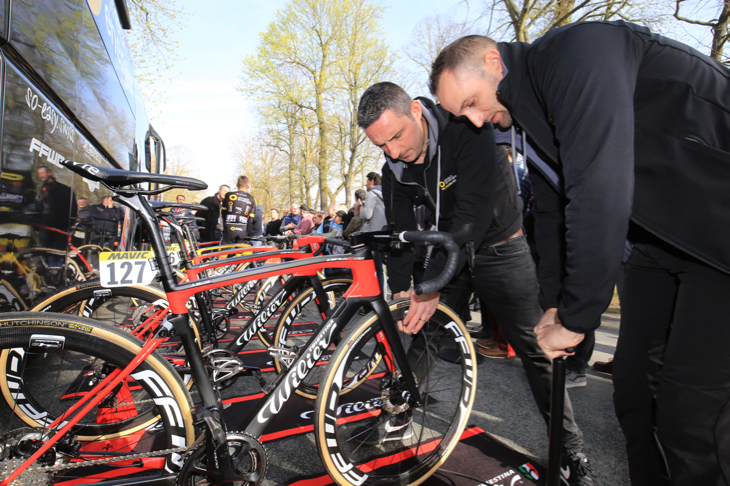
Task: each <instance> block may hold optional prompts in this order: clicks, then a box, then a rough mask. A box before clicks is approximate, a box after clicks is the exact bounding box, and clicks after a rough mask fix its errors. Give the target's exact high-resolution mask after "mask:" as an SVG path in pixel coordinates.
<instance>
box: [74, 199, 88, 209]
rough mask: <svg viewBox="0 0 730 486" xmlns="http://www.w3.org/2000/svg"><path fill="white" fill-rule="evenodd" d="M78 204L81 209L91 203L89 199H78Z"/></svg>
mask: <svg viewBox="0 0 730 486" xmlns="http://www.w3.org/2000/svg"><path fill="white" fill-rule="evenodd" d="M76 205H77V206H78V208H79V209H83V208H85V207H87V206H88V205H89V201H87V200H86V199H77V200H76Z"/></svg>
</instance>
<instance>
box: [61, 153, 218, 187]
mask: <svg viewBox="0 0 730 486" xmlns="http://www.w3.org/2000/svg"><path fill="white" fill-rule="evenodd" d="M61 164H63V165H64V166H65V167H67V168H68V169H69V170H71V171H73V172H75V173H77V174H79V175H80V176H82V177H84V178H85V179H88V180H90V181H98V182H102V183H104V184H106V185H107V186H109V187H112V188H121V187H124V186H130V185H134V184H142V183H145V182H152V183H157V184H164V185H167V186H172V187H180V188H184V189H189V190H191V191H200V190H203V189H207V188H208V184H206V183H205V182H203V181H199V180H198V179H193V178H192V177H182V176H176V175H166V174H150V173H147V172H132V171H129V170H121V169H110V168H107V167H99V166H96V165H91V164H86V163H83V162H74V161H73V160H64V161H62V162H61Z"/></svg>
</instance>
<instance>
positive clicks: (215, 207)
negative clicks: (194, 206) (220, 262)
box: [200, 184, 231, 242]
mask: <svg viewBox="0 0 730 486" xmlns="http://www.w3.org/2000/svg"><path fill="white" fill-rule="evenodd" d="M230 190H231V188H230V187H228V186H227V185H226V184H223V185H222V186H220V187H219V188H218V192H216V193H215V194H213V195H212V196H208V197H206V198H205V199H203V200H202V201H200V204H202V205H203V206H206V207H207V208H208V210H207V211H205V212H204V213H203V215H202V216H203V217H204V218H205V224H204V229H201V230H200V239H201V241H203V242H210V241H220V240H221V238H222V237H223V219H222V218H221V204H222V203H223V199H224V198H225V197H226V194H228V192H229V191H230Z"/></svg>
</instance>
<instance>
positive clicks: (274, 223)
mask: <svg viewBox="0 0 730 486" xmlns="http://www.w3.org/2000/svg"><path fill="white" fill-rule="evenodd" d="M270 214H271V219H270V220H269V222H268V223H266V230H265V231H264V234H266V236H276V235H279V234H281V222H282V221H281V219H279V210H278V209H276V208H271V213H270Z"/></svg>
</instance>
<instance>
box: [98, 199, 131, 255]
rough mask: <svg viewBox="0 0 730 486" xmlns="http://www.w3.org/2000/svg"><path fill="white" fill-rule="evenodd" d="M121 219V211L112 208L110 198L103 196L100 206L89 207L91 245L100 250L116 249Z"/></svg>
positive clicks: (122, 217) (122, 216) (112, 202)
mask: <svg viewBox="0 0 730 486" xmlns="http://www.w3.org/2000/svg"><path fill="white" fill-rule="evenodd" d="M123 219H124V215H123V214H122V210H121V209H119V208H117V207H115V206H114V200H113V199H112V197H111V196H104V198H103V199H102V200H101V204H96V205H94V206H91V220H92V222H93V225H94V233H93V235H92V237H91V243H93V244H95V245H99V246H101V247H102V248H104V247H106V248H110V249H112V250H114V249H116V247H117V246H118V245H119V230H120V227H121V223H122V220H123Z"/></svg>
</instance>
